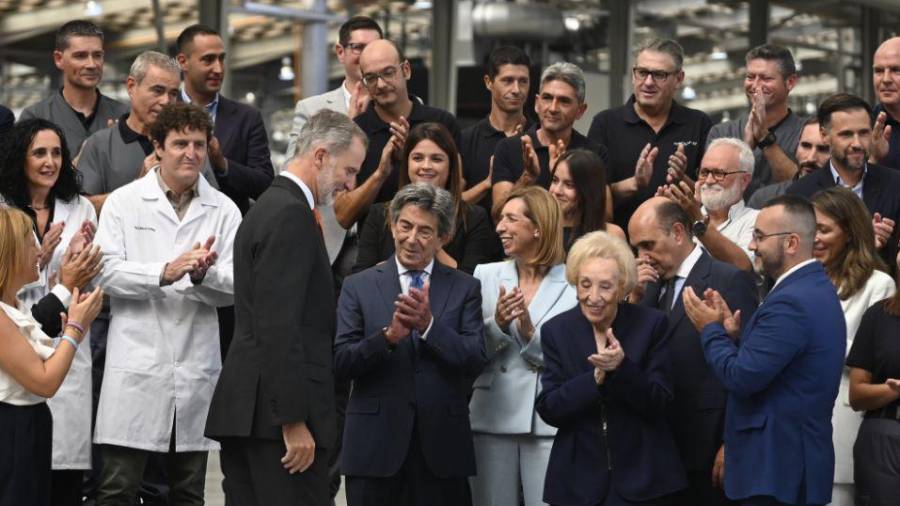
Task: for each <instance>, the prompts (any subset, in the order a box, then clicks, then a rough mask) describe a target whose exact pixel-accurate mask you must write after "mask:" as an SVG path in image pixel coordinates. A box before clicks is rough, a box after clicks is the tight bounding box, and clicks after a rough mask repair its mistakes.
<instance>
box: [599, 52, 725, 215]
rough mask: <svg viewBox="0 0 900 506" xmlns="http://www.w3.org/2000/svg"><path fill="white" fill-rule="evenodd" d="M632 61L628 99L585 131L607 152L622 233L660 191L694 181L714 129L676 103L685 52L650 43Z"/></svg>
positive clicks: (701, 116) (699, 114) (700, 114)
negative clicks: (678, 181)
mask: <svg viewBox="0 0 900 506" xmlns="http://www.w3.org/2000/svg"><path fill="white" fill-rule="evenodd" d="M634 58H635V62H634V67H633V68H632V85H633V94H632V96H631V98H629V99H628V101H627V102H626V103H625V105H622V106H619V107H613V108H611V109H607V110H605V111H602V112H600V113H598V114H597V115H596V116H595V117H594V120H593V122H592V123H591V128H590V130H589V131H588V138H589V139H591V140H593V141H595V142H597V143H599V144H601V145H603V146H605V147H606V148H607V149H608V150H609V160H608V164H607V178H608V180H609V181H610V182H611V187H612V192H613V197H614V199H615V209H614V216H615V222H616V224H618V225H619V226H621V227H622V228H625V227H627V226H628V220H629V219H630V218H631V215H632V213H634V210H635V209H637V207H638V206H639V205H640V204H641V202H644V201H645V200H647V199H648V198H650V197H652V196H653V195H654V193H655V192H656V189H657V188H659V186H660V185H664V184H666V182H674V181H675V180H676V179H682V178H683V177H684V176H685V175H687V176H689V177H694V176H695V175H696V171H697V166H698V165H699V163H700V159H701V158H703V151H704V149H705V146H706V136H707V133H708V132H709V129H710V127H711V126H712V122H711V121H710V119H709V116H707V115H706V114H705V113H704V112H702V111H698V110H695V109H690V108H688V107H685V106H683V105H681V104H679V103H678V102H676V101H675V98H674V97H675V93H676V92H677V91H678V88H679V87H680V86H681V83H682V82H683V81H684V71H683V70H682V69H681V66H682V62H683V61H684V50H683V49H682V48H681V46H680V45H679V44H678V43H677V42H675V41H674V40H664V39H651V40H648V41H646V42H645V43H643V44H641V45H640V46H638V47H637V48H636V49H635V51H634Z"/></svg>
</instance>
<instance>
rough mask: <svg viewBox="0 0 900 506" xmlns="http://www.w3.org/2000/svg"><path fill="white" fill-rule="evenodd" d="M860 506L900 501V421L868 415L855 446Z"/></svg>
mask: <svg viewBox="0 0 900 506" xmlns="http://www.w3.org/2000/svg"><path fill="white" fill-rule="evenodd" d="M853 478H854V481H855V482H856V506H896V505H897V504H900V422H898V421H897V420H891V419H885V418H866V419H865V420H863V422H862V425H860V427H859V433H858V434H857V436H856V443H855V444H854V445H853Z"/></svg>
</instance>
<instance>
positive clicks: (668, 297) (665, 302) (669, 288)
mask: <svg viewBox="0 0 900 506" xmlns="http://www.w3.org/2000/svg"><path fill="white" fill-rule="evenodd" d="M677 279H678V276H672V279H670V280H668V281H666V284H665V285H663V287H664V288H663V290H664V292H663V295H662V301H661V302H660V304H659V309H661V310H662V312H664V313H666V314H669V312H670V311H672V302H673V301H674V300H675V280H677Z"/></svg>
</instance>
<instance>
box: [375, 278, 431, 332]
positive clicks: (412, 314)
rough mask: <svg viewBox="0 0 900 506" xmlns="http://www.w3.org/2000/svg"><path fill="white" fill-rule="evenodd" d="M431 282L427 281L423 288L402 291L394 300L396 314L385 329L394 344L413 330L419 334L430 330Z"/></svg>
mask: <svg viewBox="0 0 900 506" xmlns="http://www.w3.org/2000/svg"><path fill="white" fill-rule="evenodd" d="M429 287H430V284H429V283H428V282H425V286H423V287H422V288H412V287H410V289H409V292H408V293H406V294H404V293H401V294H400V295H398V296H397V300H395V301H394V315H393V316H392V317H391V323H390V325H388V327H387V329H385V331H384V337H385V339H387V340H388V342H389V343H390V344H392V345H396V344H397V343H399V342H400V341H402V340H403V339H406V338H407V337H409V335H410V333H411V332H412V331H413V330H416V331H418V332H419V335H422V334H424V333H425V331H426V330H428V326H429V325H431V321H432V315H431V304H430V302H429V300H428V289H429Z"/></svg>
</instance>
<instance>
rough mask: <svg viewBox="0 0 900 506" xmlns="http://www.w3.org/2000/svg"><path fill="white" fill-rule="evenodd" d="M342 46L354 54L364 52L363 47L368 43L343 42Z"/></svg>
mask: <svg viewBox="0 0 900 506" xmlns="http://www.w3.org/2000/svg"><path fill="white" fill-rule="evenodd" d="M341 46H343V48H344V49H347V50H349V51H350V52H351V53H353V54H360V53H362V52H363V49H365V48H366V44H365V43H363V42H348V43H346V44H341Z"/></svg>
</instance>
